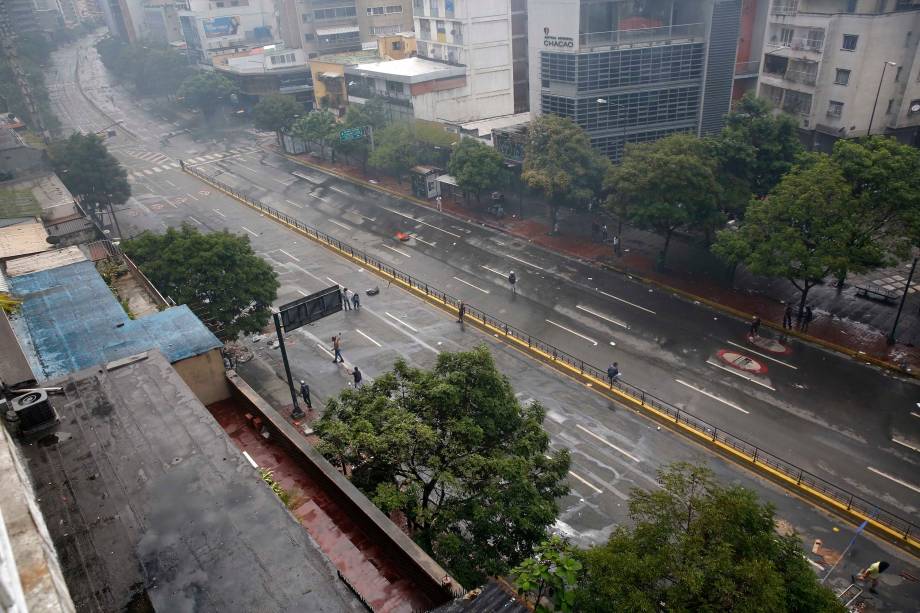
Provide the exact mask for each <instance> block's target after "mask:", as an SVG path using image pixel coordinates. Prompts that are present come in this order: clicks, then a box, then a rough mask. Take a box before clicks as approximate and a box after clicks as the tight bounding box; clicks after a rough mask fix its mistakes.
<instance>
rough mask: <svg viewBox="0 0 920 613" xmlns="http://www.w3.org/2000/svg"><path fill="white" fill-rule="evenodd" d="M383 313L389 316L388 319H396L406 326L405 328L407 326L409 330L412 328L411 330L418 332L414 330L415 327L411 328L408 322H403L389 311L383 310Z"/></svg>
mask: <svg viewBox="0 0 920 613" xmlns="http://www.w3.org/2000/svg"><path fill="white" fill-rule="evenodd" d="M384 314H385V315H386V316H387V317H389V318H390V319H392V320H393V321H398V322H399V323H401V324H402V325H404V326H406V327H407V328H409V329H410V330H412V331H413V332H415V333H416V334H418V330H416V329H415V328H413V327H412V326H410V325H409V324H407V323H406V322H404V321H403V320H401V319H400V318H399V317H397V316H396V315H393V314H391V313H390V312H389V311H384Z"/></svg>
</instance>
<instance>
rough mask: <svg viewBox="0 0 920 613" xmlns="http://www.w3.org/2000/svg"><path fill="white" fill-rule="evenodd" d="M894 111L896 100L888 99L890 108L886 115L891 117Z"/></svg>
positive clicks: (886, 110)
mask: <svg viewBox="0 0 920 613" xmlns="http://www.w3.org/2000/svg"><path fill="white" fill-rule="evenodd" d="M892 109H894V98H889V99H888V108H886V109H885V114H886V115H891V111H892Z"/></svg>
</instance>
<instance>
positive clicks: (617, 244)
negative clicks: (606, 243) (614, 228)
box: [613, 235, 620, 255]
mask: <svg viewBox="0 0 920 613" xmlns="http://www.w3.org/2000/svg"><path fill="white" fill-rule="evenodd" d="M613 252H614V253H615V254H617V255H620V237H619V236H617V235H614V236H613Z"/></svg>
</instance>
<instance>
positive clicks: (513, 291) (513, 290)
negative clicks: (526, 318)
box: [508, 270, 517, 296]
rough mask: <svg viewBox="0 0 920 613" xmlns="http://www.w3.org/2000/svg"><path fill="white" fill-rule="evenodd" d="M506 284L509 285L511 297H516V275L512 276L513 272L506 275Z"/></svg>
mask: <svg viewBox="0 0 920 613" xmlns="http://www.w3.org/2000/svg"><path fill="white" fill-rule="evenodd" d="M508 283H510V284H511V295H512V296H514V295H516V294H517V275H515V274H514V271H513V270H512V271H511V272H510V273H509V274H508Z"/></svg>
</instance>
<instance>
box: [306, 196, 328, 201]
mask: <svg viewBox="0 0 920 613" xmlns="http://www.w3.org/2000/svg"><path fill="white" fill-rule="evenodd" d="M307 195H308V196H313V197H314V198H316V199H317V200H321V201H323V202H329V201H328V200H326V199H325V198H323V197H322V196H317V195H316V194H307Z"/></svg>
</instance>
